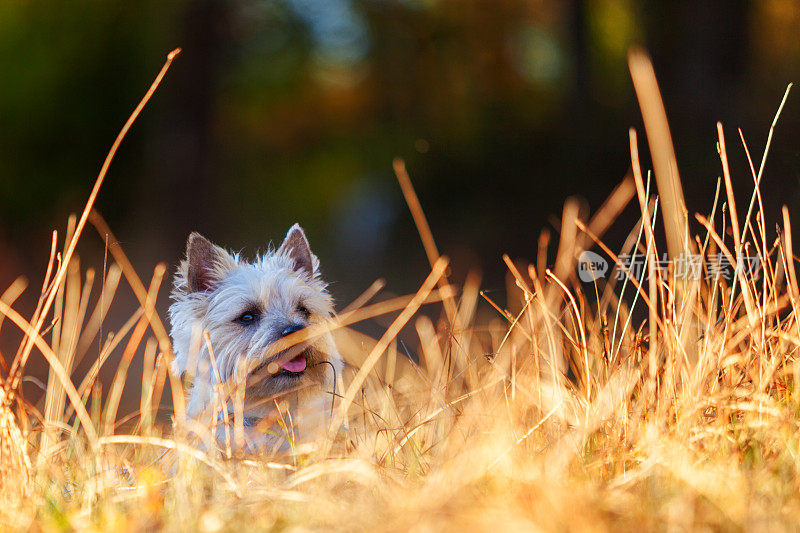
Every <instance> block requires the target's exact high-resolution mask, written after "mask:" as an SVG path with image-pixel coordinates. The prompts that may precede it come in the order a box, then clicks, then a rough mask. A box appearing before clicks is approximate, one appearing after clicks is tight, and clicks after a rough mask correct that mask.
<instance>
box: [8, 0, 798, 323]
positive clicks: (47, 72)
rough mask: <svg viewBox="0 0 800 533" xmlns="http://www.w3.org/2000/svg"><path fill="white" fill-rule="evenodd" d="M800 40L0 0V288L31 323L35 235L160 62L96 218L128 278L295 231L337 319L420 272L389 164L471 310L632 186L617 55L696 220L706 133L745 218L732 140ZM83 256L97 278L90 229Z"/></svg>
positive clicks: (157, 3)
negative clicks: (207, 250) (189, 250)
mask: <svg viewBox="0 0 800 533" xmlns="http://www.w3.org/2000/svg"><path fill="white" fill-rule="evenodd" d="M798 28H800V2H798V1H793V0H761V1H752V2H749V1H744V0H717V1H713V0H697V1H693V2H679V3H678V2H676V3H673V2H662V1H656V0H642V1H633V0H604V1H603V2H589V1H579V0H572V1H568V0H565V1H552V0H528V1H521V0H294V1H289V0H286V1H279V0H261V1H257V0H227V1H226V0H198V1H164V0H142V1H135V2H104V1H97V0H93V1H88V0H48V1H36V0H29V1H24V2H21V1H5V2H2V4H1V5H0V80H2V81H0V282H2V286H3V288H5V287H6V286H7V285H8V284H9V283H11V281H13V279H14V278H15V277H16V276H18V275H20V274H24V275H26V276H28V277H29V278H30V279H31V281H32V284H33V285H32V288H31V289H29V292H30V294H29V295H28V300H24V299H23V300H24V301H23V302H22V305H23V308H26V307H25V306H28V308H29V307H32V303H31V302H33V301H34V300H35V296H36V294H34V293H38V285H37V284H40V283H41V279H42V277H43V274H44V268H45V266H46V260H47V256H48V252H49V242H50V238H51V232H52V230H53V229H56V228H57V229H59V230H60V231H61V232H62V233H63V229H64V227H65V221H66V217H67V215H68V214H69V213H72V212H79V211H80V210H81V209H82V207H83V205H84V202H85V200H86V198H87V196H88V193H89V191H90V189H91V187H92V184H93V182H94V180H95V177H96V175H97V171H98V170H99V168H100V165H101V163H102V161H103V159H104V157H105V154H106V152H107V150H108V148H109V146H110V145H111V143H112V142H113V140H114V138H115V136H116V134H117V132H118V131H119V128H120V127H121V126H122V124H123V123H124V121H125V119H126V118H127V117H128V115H129V113H130V112H131V110H132V109H133V108H134V106H135V105H136V104H137V102H138V101H139V99H140V98H141V96H142V95H143V93H144V92H145V90H146V89H147V87H148V86H149V84H150V83H151V81H152V79H153V77H154V76H155V74H156V73H157V72H158V70H159V68H160V67H161V65H162V63H163V61H164V59H165V56H166V54H167V52H169V51H170V50H171V49H173V48H175V47H177V46H180V47H182V48H183V53H182V54H181V55H180V56H179V57H178V59H177V60H176V62H175V63H174V65H173V67H172V69H171V71H170V72H169V74H168V75H167V77H166V78H165V80H164V82H163V83H162V85H161V88H160V89H159V90H158V92H157V93H156V95H155V96H154V97H153V99H152V101H151V103H150V104H149V106H148V107H147V108H146V109H145V111H144V113H143V114H142V116H141V117H140V118H139V120H138V122H137V123H136V124H135V126H134V127H133V129H132V130H131V132H130V134H129V135H128V137H127V138H126V139H125V142H124V144H123V145H122V148H121V149H120V151H119V153H118V155H117V158H116V160H115V161H114V163H113V165H112V167H111V170H110V172H109V174H108V177H107V180H106V183H105V185H104V187H103V189H102V191H101V194H100V198H99V201H98V204H97V207H98V209H99V211H100V212H101V213H102V214H103V215H104V216H105V217H106V219H107V221H108V222H109V224H110V226H111V228H112V229H113V230H114V232H115V233H116V235H117V237H118V238H119V240H120V241H121V242H122V244H123V246H124V248H125V250H126V251H127V253H128V255H129V256H130V257H131V258H132V260H133V262H134V264H135V266H136V267H137V269H138V270H139V272H140V274H141V275H142V277H143V278H147V279H149V276H150V273H151V272H152V268H153V266H154V265H155V264H156V263H157V262H160V261H164V262H166V263H167V264H168V265H169V266H170V269H172V268H174V266H175V265H176V264H177V262H178V260H179V259H180V256H181V255H182V253H183V249H184V243H185V239H186V237H187V235H188V234H189V232H191V231H194V230H197V231H200V232H202V233H204V234H205V235H206V236H208V237H209V238H210V239H212V240H213V241H215V242H218V243H221V244H224V245H225V246H227V247H229V248H233V249H236V250H240V249H243V250H245V252H246V253H252V252H253V251H255V250H256V249H258V248H260V249H262V250H263V249H264V248H265V247H266V246H267V244H268V243H269V242H270V241H272V242H278V243H279V242H280V240H281V239H282V238H283V235H284V234H285V232H286V230H287V228H288V227H289V226H290V225H291V224H292V223H293V222H295V221H297V222H300V223H301V224H302V225H303V226H304V227H305V229H306V231H307V233H308V236H309V239H310V241H311V244H312V248H313V249H314V250H315V252H316V253H317V254H318V255H319V256H320V258H321V261H322V267H323V272H324V274H325V277H326V279H328V280H330V281H332V282H334V283H333V284H332V287H331V290H332V292H333V294H334V296H335V298H336V300H337V302H339V306H340V307H341V306H343V305H344V304H346V303H348V301H349V300H350V299H351V298H352V297H354V296H355V295H357V294H358V293H360V292H361V291H362V290H363V289H364V288H366V287H367V286H368V285H369V284H370V283H371V282H372V281H373V280H374V279H376V278H378V277H384V278H386V279H387V282H388V289H389V290H390V291H391V292H393V293H406V292H409V291H413V290H415V289H416V288H417V287H418V286H419V283H420V282H421V281H422V279H423V278H424V277H425V275H426V274H427V269H428V266H427V261H426V258H425V255H424V252H423V249H422V246H421V245H420V242H419V238H418V236H417V233H416V229H415V227H414V224H413V221H412V219H411V217H410V215H409V213H408V210H407V208H406V205H405V202H404V200H403V197H402V194H401V192H400V189H399V187H398V185H397V181H396V179H395V177H394V175H393V172H392V159H393V158H394V157H397V156H400V157H403V158H404V159H405V160H406V162H407V165H408V170H409V173H410V175H411V178H412V180H413V182H414V184H415V186H416V188H417V192H418V194H419V196H420V199H421V202H422V206H423V208H424V209H425V212H426V214H427V216H428V219H429V222H430V225H431V228H432V230H433V233H434V235H435V237H436V238H437V243H438V245H439V248H440V250H441V252H443V253H446V254H448V255H450V256H451V258H452V259H453V267H452V268H453V276H454V278H455V279H463V276H464V275H465V274H466V272H467V271H468V270H469V269H472V268H477V269H480V270H481V271H482V273H483V276H484V277H483V280H484V281H483V285H484V287H486V288H487V289H488V290H490V291H491V290H498V291H499V290H500V289H502V288H503V286H504V277H503V276H504V274H503V273H504V271H505V268H504V266H503V265H502V261H501V259H500V257H501V254H502V253H509V254H510V255H511V256H512V257H514V258H528V259H533V258H535V256H536V246H537V244H536V243H537V239H538V236H539V233H540V232H541V230H542V229H543V228H547V227H552V224H553V220H554V217H555V220H557V219H558V218H557V217H559V215H560V212H561V207H562V205H563V202H564V200H565V199H566V198H567V197H569V196H574V195H577V196H580V197H582V198H584V199H585V202H586V205H587V206H588V207H589V208H590V209H594V208H596V207H597V206H598V205H599V204H600V203H601V202H602V201H603V200H604V199H605V198H606V196H607V195H608V193H609V192H610V191H611V190H612V188H613V187H614V186H615V185H616V184H617V183H618V182H619V181H620V180H621V179H622V178H623V177H624V176H625V174H626V173H627V172H628V168H629V162H630V156H629V152H628V138H627V135H628V133H627V130H628V128H629V127H630V126H634V127H636V128H638V129H639V131H640V132H642V133H641V136H642V139H643V130H642V128H641V119H640V116H639V110H638V106H637V103H636V101H635V98H634V94H633V89H632V85H631V82H630V77H629V74H628V71H627V65H626V52H627V49H628V47H629V46H630V45H631V44H632V43H638V44H641V45H642V46H644V47H645V48H646V49H647V50H648V51H649V53H650V54H651V55H652V57H653V61H654V64H655V68H656V73H657V76H658V78H659V82H660V85H661V90H662V93H663V97H664V101H665V104H666V108H667V113H668V115H669V118H670V121H671V128H672V133H673V138H674V140H675V145H676V151H677V157H678V162H679V165H680V170H681V176H682V178H683V181H684V186H685V188H686V195H687V203H688V204H689V210H690V212H694V211H703V212H707V211H708V210H710V208H711V203H712V201H713V194H714V188H715V184H716V179H717V176H719V175H720V172H721V170H720V165H719V159H718V156H717V153H716V147H715V143H716V129H715V123H716V121H717V120H721V121H722V122H723V124H724V125H725V128H726V133H727V136H728V146H729V153H730V157H731V158H732V165H733V172H734V182H735V184H736V186H735V187H736V189H737V191H738V192H739V193H740V194H741V195H743V196H742V197H746V198H749V194H750V192H751V190H752V179H751V177H750V174H749V171H748V170H747V166H746V160H745V159H744V156H743V152H742V150H741V145H740V144H739V143H738V134H737V132H736V129H735V128H736V127H741V128H742V130H743V132H744V135H745V137H746V139H747V140H748V143H749V145H750V149H751V152H753V153H754V158H756V159H760V154H761V151H762V150H763V147H764V143H765V140H766V135H767V133H768V130H769V125H770V123H771V121H772V119H773V116H774V113H775V110H776V109H777V106H778V104H779V102H780V99H781V96H782V95H783V92H784V90H785V87H786V85H787V84H788V83H789V82H791V81H800V38H798V33H797V29H798ZM799 98H800V94H794V95H791V96H790V97H789V101H788V103H787V106H786V108H785V110H784V113H783V117H782V120H781V121H780V123H779V125H778V128H777V130H776V134H775V139H774V144H773V147H772V152H771V158H770V160H769V164H768V165H767V167H766V173H765V177H764V182H763V193H764V200H765V205H766V211H767V213H768V225H767V227H768V228H769V227H771V226H770V224H769V220H774V219H776V218H777V215H778V213H779V208H780V205H781V204H783V203H786V204H788V205H789V206H790V208H791V209H792V211H793V212H794V213H795V216H796V215H797V213H798V208H800V196H798V192H799V189H798V178H799V177H800V175H799V174H800V101H798V99H799ZM642 149H643V150H644V149H645V144H644V140H642ZM740 208H741V206H740ZM769 217H772V218H771V219H770V218H769ZM635 222H636V215H635V212H634V211H631V217H630V219H624V222H623V220H622V219H621V222H620V227H619V228H614V229H613V230H612V232H611V234H610V236H609V239H608V240H609V242H610V243H611V244H613V245H616V244H618V240H616V241H615V237H619V236H621V235H623V234H624V233H626V232H627V231H629V229H630V227H631V226H632V225H633V224H634V223H635ZM615 232H617V233H615ZM554 240H557V239H554ZM80 253H81V257H82V260H83V262H84V265H85V264H91V265H94V266H96V267H98V268H100V267H101V266H102V253H103V246H102V241H101V240H100V239H99V238H98V236H97V234H96V232H95V231H94V230H93V229H92V228H87V231H86V233H85V236H84V238H83V242H82V244H81V249H80ZM122 292H123V291H122V290H121V291H120V293H122ZM162 292H163V291H162ZM498 298H499V299H500V300H501V301H502V296H498ZM167 303H168V302H167V299H166V293H165V292H163V293H162V297H161V299H160V300H159V306H160V308H161V309H162V310H163V309H165V308H166V305H167ZM8 330H9V327H6V328H4V332H3V333H4V334H7V333H6V331H8Z"/></svg>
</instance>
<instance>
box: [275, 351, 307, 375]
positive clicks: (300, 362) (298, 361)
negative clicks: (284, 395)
mask: <svg viewBox="0 0 800 533" xmlns="http://www.w3.org/2000/svg"><path fill="white" fill-rule="evenodd" d="M307 365H308V362H307V361H306V356H305V352H304V353H301V354H300V355H298V356H297V357H295V358H294V359H292V360H290V361H286V362H285V363H283V364H282V365H281V372H287V373H289V374H292V375H299V374H302V373H303V372H305V370H306V366H307Z"/></svg>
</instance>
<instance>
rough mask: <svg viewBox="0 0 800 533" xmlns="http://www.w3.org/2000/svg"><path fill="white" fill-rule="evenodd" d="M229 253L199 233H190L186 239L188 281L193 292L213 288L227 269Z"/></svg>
mask: <svg viewBox="0 0 800 533" xmlns="http://www.w3.org/2000/svg"><path fill="white" fill-rule="evenodd" d="M229 259H230V256H228V253H227V252H225V250H223V249H222V248H220V247H219V246H216V245H214V244H212V243H211V241H209V240H208V239H206V238H205V237H203V236H202V235H200V234H199V233H192V234H191V235H189V240H188V241H186V261H187V263H188V268H187V271H186V283H187V285H188V286H189V291H191V292H206V291H209V290H213V289H214V288H215V287H216V285H217V283H218V282H219V280H220V279H221V277H222V273H223V272H224V271H225V270H226V269H227V263H228V260H229Z"/></svg>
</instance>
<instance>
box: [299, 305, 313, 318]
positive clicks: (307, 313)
mask: <svg viewBox="0 0 800 533" xmlns="http://www.w3.org/2000/svg"><path fill="white" fill-rule="evenodd" d="M297 312H298V313H300V314H301V315H302V316H303V318H305V319H308V318H310V317H311V311H309V310H308V307H306V306H305V305H303V304H300V305H298V306H297Z"/></svg>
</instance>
